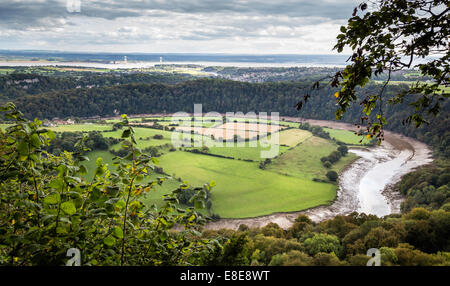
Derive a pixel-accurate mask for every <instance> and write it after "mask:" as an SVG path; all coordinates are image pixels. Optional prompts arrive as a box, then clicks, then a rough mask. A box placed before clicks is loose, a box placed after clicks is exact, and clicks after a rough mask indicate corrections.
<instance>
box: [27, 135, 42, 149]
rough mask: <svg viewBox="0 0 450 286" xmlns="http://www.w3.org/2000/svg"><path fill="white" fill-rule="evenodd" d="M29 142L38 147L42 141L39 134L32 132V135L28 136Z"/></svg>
mask: <svg viewBox="0 0 450 286" xmlns="http://www.w3.org/2000/svg"><path fill="white" fill-rule="evenodd" d="M30 143H31V146H33V147H35V148H38V147H40V146H41V144H42V142H41V139H40V138H39V135H37V134H36V133H34V134H33V135H31V137H30Z"/></svg>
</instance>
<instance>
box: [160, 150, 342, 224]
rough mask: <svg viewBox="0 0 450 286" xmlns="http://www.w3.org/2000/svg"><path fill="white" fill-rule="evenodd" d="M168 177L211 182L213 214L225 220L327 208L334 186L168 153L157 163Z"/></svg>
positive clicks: (234, 163) (249, 166) (237, 163)
mask: <svg viewBox="0 0 450 286" xmlns="http://www.w3.org/2000/svg"><path fill="white" fill-rule="evenodd" d="M159 160H160V163H161V166H164V169H165V170H166V171H168V172H169V173H170V174H172V173H174V174H175V175H176V176H177V177H178V176H179V177H182V178H183V179H184V180H186V181H188V182H189V183H190V184H192V185H202V184H204V183H207V182H209V181H211V180H214V181H216V184H217V186H216V187H215V188H214V189H213V191H212V201H213V212H214V213H219V214H220V215H221V216H222V217H226V218H241V217H254V216H260V215H266V214H270V213H275V212H289V211H296V210H302V209H307V208H310V207H313V206H318V205H323V204H328V203H329V202H330V201H332V200H333V199H334V197H335V195H336V186H334V185H331V184H326V183H316V182H313V181H311V180H308V179H301V178H298V177H290V176H284V175H281V174H278V173H276V172H271V171H268V170H261V169H259V168H258V165H257V163H251V162H243V161H238V160H230V159H223V158H216V157H211V156H205V155H199V154H192V153H188V152H171V153H168V154H166V155H163V156H162V157H161V158H160V159H159Z"/></svg>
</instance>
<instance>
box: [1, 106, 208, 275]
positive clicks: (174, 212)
mask: <svg viewBox="0 0 450 286" xmlns="http://www.w3.org/2000/svg"><path fill="white" fill-rule="evenodd" d="M1 111H2V113H3V114H4V115H5V117H6V118H9V119H11V120H13V122H12V123H13V124H11V126H9V127H7V128H6V129H5V131H3V130H0V210H1V211H0V233H1V238H0V240H1V251H0V264H1V265H24V266H28V265H65V264H66V262H67V260H68V258H67V257H66V253H67V250H68V249H69V248H78V249H79V250H81V251H82V255H81V259H82V262H81V264H82V265H193V264H194V265H195V264H198V263H199V262H200V261H199V256H200V254H203V253H205V252H204V251H206V253H207V252H208V249H211V248H208V247H211V246H212V245H217V243H216V242H213V243H210V241H209V240H204V239H200V233H199V232H198V231H197V230H198V227H199V224H204V223H205V222H206V220H205V218H204V217H203V216H202V215H201V214H199V213H197V212H196V211H195V208H188V209H182V208H179V205H178V200H177V198H176V196H177V194H179V193H181V192H182V190H183V189H185V188H186V186H185V185H181V186H180V188H178V189H176V190H174V191H173V192H171V193H169V194H167V195H164V202H163V204H162V205H161V206H160V207H156V206H154V207H152V208H150V209H147V208H145V206H144V204H143V203H142V202H141V200H142V198H143V196H144V194H145V193H147V192H149V191H151V190H152V189H153V188H154V187H155V186H156V185H161V184H162V183H163V181H164V178H157V179H150V180H147V182H145V180H144V179H145V178H146V177H147V178H149V177H148V176H150V175H152V167H153V163H155V162H156V160H154V159H153V158H152V157H150V156H148V155H147V154H145V153H142V151H140V150H139V148H137V147H136V139H135V135H134V129H133V128H132V127H131V126H130V125H129V122H128V119H127V117H126V116H123V119H122V122H121V124H122V125H123V128H122V129H123V132H122V136H121V137H122V139H123V140H124V142H125V143H126V144H124V145H126V146H127V147H125V146H123V148H125V149H126V151H127V155H126V157H115V158H114V159H113V165H114V167H115V170H113V169H111V170H113V171H112V172H111V171H110V170H109V169H108V167H107V165H105V164H104V163H103V160H102V158H98V159H97V160H96V168H95V171H94V172H95V173H94V174H93V175H94V177H93V179H92V181H91V182H87V181H86V180H84V179H83V178H82V176H83V175H87V169H86V168H85V167H84V165H83V164H81V163H82V162H83V161H85V160H87V157H85V156H84V155H83V153H84V152H86V151H88V150H89V149H88V148H86V146H85V141H86V140H87V139H88V136H86V135H85V136H83V137H82V138H81V139H80V140H79V141H78V142H77V143H76V144H75V148H74V149H75V150H74V151H73V152H63V153H62V154H61V155H52V154H50V153H48V152H47V151H45V149H44V147H45V146H48V145H49V144H51V141H52V140H54V139H55V138H56V135H55V134H54V133H53V132H52V131H50V130H47V129H43V128H40V126H41V124H42V122H41V121H39V120H37V119H35V120H34V121H27V120H25V119H24V117H23V114H22V113H21V112H20V111H18V110H17V109H16V107H15V106H14V105H13V104H8V105H7V106H4V107H2V108H1ZM206 194H207V192H206V191H205V190H203V189H201V190H199V191H198V192H197V197H195V195H194V197H195V198H194V199H193V201H194V206H195V207H197V206H199V207H201V206H202V205H203V204H202V203H200V204H198V203H197V202H200V201H202V200H203V198H204V197H205V196H206ZM176 224H180V225H182V227H183V228H184V229H185V231H183V232H179V233H169V231H171V229H172V227H173V226H174V225H176Z"/></svg>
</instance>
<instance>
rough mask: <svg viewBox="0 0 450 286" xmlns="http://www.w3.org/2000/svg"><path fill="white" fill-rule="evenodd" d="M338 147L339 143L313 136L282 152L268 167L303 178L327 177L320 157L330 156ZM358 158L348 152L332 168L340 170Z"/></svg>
mask: <svg viewBox="0 0 450 286" xmlns="http://www.w3.org/2000/svg"><path fill="white" fill-rule="evenodd" d="M336 149H337V145H336V144H334V143H332V142H330V141H328V140H325V139H323V138H319V137H315V136H312V137H310V138H308V139H307V140H305V141H304V142H303V143H301V144H300V145H298V146H296V147H295V148H293V149H292V150H290V151H289V152H286V153H284V154H282V155H281V156H280V157H279V158H277V159H275V160H273V162H272V163H271V164H270V165H269V166H268V167H267V169H268V170H270V171H272V172H277V173H280V174H285V175H289V176H293V177H298V178H302V179H307V180H312V179H313V178H318V179H326V177H325V174H326V173H327V171H328V169H326V168H325V167H324V166H323V165H322V162H321V161H320V158H322V157H324V156H328V155H329V154H330V153H331V152H333V151H335V150H336ZM355 158H356V155H354V154H351V153H349V154H347V156H345V157H342V158H341V159H340V160H339V161H338V162H336V163H335V164H333V167H332V168H331V170H335V171H337V172H340V171H341V170H342V169H343V167H345V166H346V165H347V164H348V163H350V162H351V161H353V160H354V159H355Z"/></svg>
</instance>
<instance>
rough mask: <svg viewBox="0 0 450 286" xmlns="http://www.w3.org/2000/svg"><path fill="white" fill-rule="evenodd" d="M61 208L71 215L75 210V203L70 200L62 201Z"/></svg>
mask: <svg viewBox="0 0 450 286" xmlns="http://www.w3.org/2000/svg"><path fill="white" fill-rule="evenodd" d="M61 209H62V210H63V211H64V212H65V213H66V214H68V215H73V214H75V213H76V212H77V209H76V208H75V204H74V203H73V202H72V201H68V202H64V203H62V204H61Z"/></svg>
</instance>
